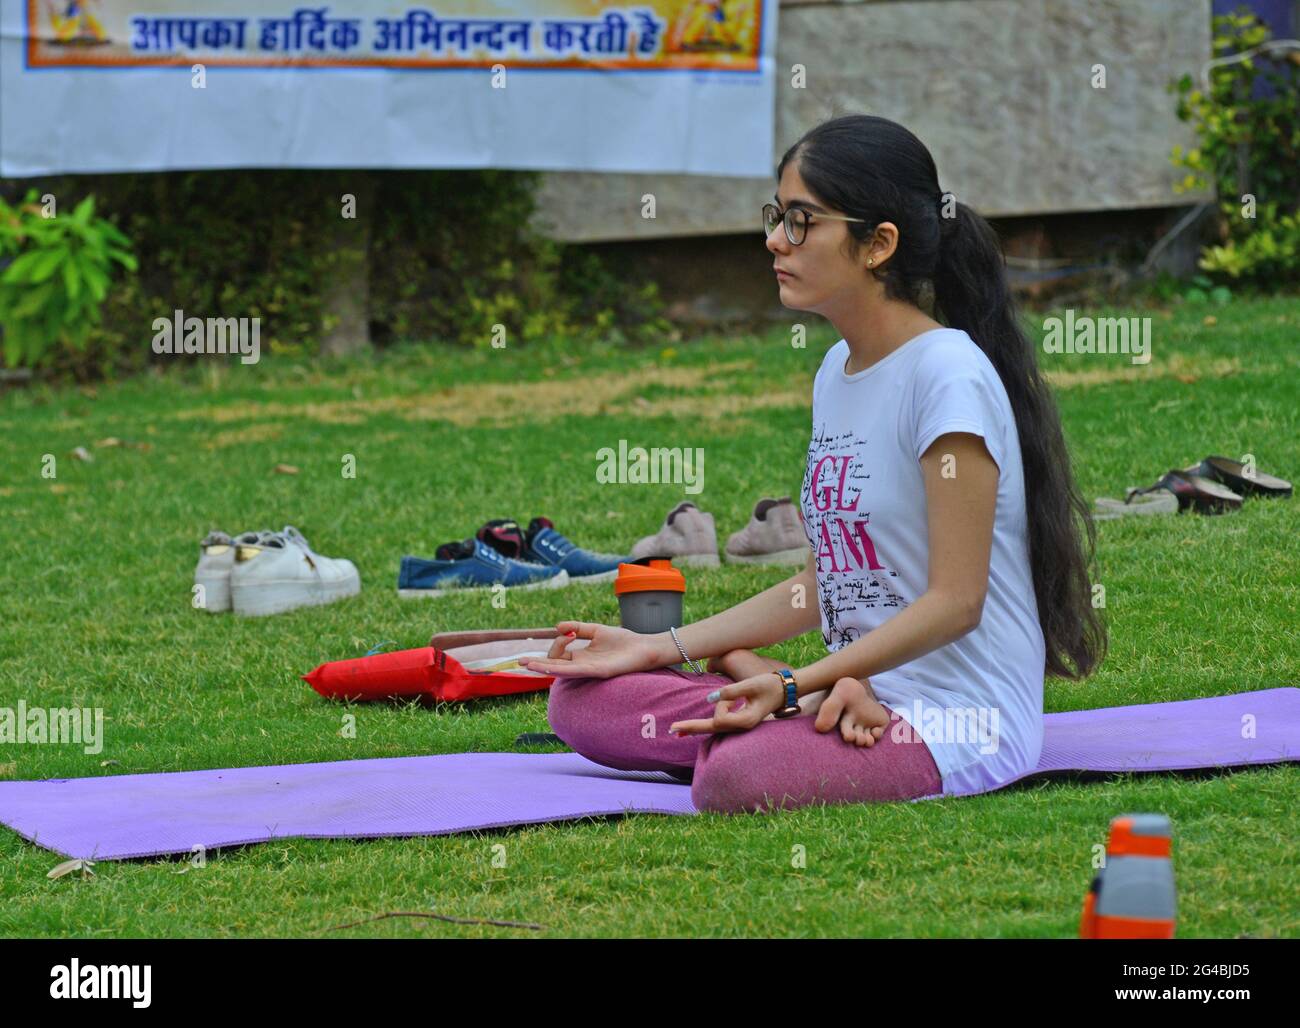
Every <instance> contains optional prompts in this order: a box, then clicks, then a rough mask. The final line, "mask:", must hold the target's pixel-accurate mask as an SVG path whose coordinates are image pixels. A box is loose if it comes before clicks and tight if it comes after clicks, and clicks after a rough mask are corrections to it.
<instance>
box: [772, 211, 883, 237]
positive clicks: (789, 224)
mask: <svg viewBox="0 0 1300 1028" xmlns="http://www.w3.org/2000/svg"><path fill="white" fill-rule="evenodd" d="M769 212H770V213H769ZM796 212H798V213H799V214H802V215H803V218H802V219H801V220H799V221H796V220H795V219H794V218H793V217H791V216H792V215H793V214H795V213H796ZM778 217H779V218H780V219H781V221H782V222H783V223H784V225H785V237H786V239H788V240H790V245H791V246H800V245H801V244H802V243H803V241H804V240H805V239H807V238H808V219H809V218H830V219H831V220H833V221H860V222H862V223H863V224H866V220H867V219H866V218H850V217H846V216H845V215H843V214H823V213H822V212H820V211H808V210H804V208H802V207H787V208H786V209H785V211H784V212H782V210H781V208H780V207H778V206H777V205H776V204H774V203H765V204H763V235H764V236H770V235H771V234H772V233H773V232H775V231H776V224H777V218H778ZM769 221H771V222H772V227H771V228H768V227H767V223H768V222H769ZM796 225H797V226H798V227H799V238H798V239H795V226H796Z"/></svg>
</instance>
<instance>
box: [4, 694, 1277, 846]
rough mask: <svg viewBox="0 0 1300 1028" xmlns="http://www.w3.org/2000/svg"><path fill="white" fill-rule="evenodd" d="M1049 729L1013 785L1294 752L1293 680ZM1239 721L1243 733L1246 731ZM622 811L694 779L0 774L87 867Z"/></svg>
mask: <svg viewBox="0 0 1300 1028" xmlns="http://www.w3.org/2000/svg"><path fill="white" fill-rule="evenodd" d="M1245 715H1251V717H1252V719H1253V720H1252V721H1250V722H1246V721H1244V718H1245ZM1044 724H1045V738H1044V745H1043V752H1042V759H1041V760H1040V762H1039V765H1038V768H1037V769H1035V770H1034V771H1032V772H1030V773H1029V774H1027V775H1023V776H1021V779H1016V781H1020V780H1022V779H1025V778H1032V777H1035V776H1038V775H1051V774H1054V773H1058V772H1063V771H1098V772H1105V771H1171V770H1182V769H1188V768H1213V767H1235V766H1239V765H1244V764H1269V763H1275V762H1278V761H1285V760H1300V689H1269V690H1265V691H1261V692H1248V693H1237V694H1235V695H1232V696H1219V697H1215V698H1213V699H1201V700H1181V701H1177V702H1174V703H1154V704H1147V705H1144V706H1134V707H1109V708H1102V709H1099V710H1084V711H1073V712H1070V713H1066V714H1048V715H1047V716H1046V717H1045V718H1044ZM1246 724H1250V725H1253V729H1254V737H1253V738H1249V737H1243V736H1244V735H1248V734H1249V733H1246V732H1244V728H1243V726H1244V725H1246ZM1007 784H1008V785H1010V784H1011V783H1010V782H1008V783H1007ZM632 812H636V813H655V814H693V813H695V812H696V811H695V807H694V806H693V805H692V803H691V790H690V787H689V786H687V785H683V784H680V783H678V782H677V781H675V780H674V779H673V778H671V777H670V776H669V775H667V774H664V773H662V772H658V771H616V770H613V769H612V768H607V767H603V766H601V765H599V764H594V763H592V762H591V761H589V760H587V759H586V758H585V757H582V756H579V755H578V754H576V753H550V754H540V753H533V754H525V753H452V754H444V755H440V756H431V757H384V758H380V759H374V760H344V761H335V762H330V763H322V764H285V765H281V766H279V767H242V768H231V769H228V770H215V771H180V772H169V773H165V774H144V775H107V776H104V777H100V778H53V779H49V780H46V781H35V782H0V822H3V823H4V824H6V825H8V826H9V827H10V828H12V829H14V831H16V832H18V833H19V834H20V835H22V836H23V837H24V838H26V839H29V840H30V841H32V842H35V843H37V844H39V845H41V846H44V847H46V848H47V849H52V850H56V851H58V852H59V853H65V854H67V855H68V856H72V857H88V858H91V859H97V860H119V859H124V858H127V857H151V856H160V855H163V854H172V853H184V854H187V853H190V852H191V851H192V850H193V848H194V847H195V846H198V845H201V846H203V847H205V848H206V849H209V850H210V849H216V848H217V847H220V846H234V845H238V844H241V843H252V842H266V841H268V840H270V839H282V838H287V837H291V836H301V837H305V838H317V839H320V838H326V839H355V838H373V837H377V836H403V835H446V834H448V833H451V832H463V831H469V830H471V829H479V828H497V827H501V826H505V825H520V824H533V823H537V822H542V821H565V820H572V819H575V818H581V817H588V816H598V815H604V814H622V813H632Z"/></svg>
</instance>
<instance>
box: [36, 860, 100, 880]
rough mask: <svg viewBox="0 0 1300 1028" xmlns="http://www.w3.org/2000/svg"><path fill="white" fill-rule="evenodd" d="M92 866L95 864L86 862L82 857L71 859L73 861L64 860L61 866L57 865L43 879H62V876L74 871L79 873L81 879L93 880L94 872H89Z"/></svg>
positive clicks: (91, 861)
mask: <svg viewBox="0 0 1300 1028" xmlns="http://www.w3.org/2000/svg"><path fill="white" fill-rule="evenodd" d="M94 866H95V862H94V861H93V860H86V859H84V858H82V857H73V859H71V860H65V861H64V862H63V863H62V864H59V865H58V866H57V867H56V868H55V869H54V870H53V871H51V872H50V873H49V874H47V875H46V876H45V877H46V878H62V877H63V876H64V875H70V874H72V873H73V872H74V871H80V872H81V877H82V878H94V877H95V872H94V871H92V870H91V868H92V867H94Z"/></svg>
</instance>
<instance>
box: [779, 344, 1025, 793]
mask: <svg viewBox="0 0 1300 1028" xmlns="http://www.w3.org/2000/svg"><path fill="white" fill-rule="evenodd" d="M848 357H849V346H848V343H846V342H845V341H844V340H843V339H841V340H840V341H839V342H838V343H836V344H835V345H834V346H832V347H831V348H830V350H829V351H828V352H827V354H826V357H825V358H824V359H823V361H822V366H821V368H820V369H819V370H818V372H817V378H816V380H815V382H814V383H813V406H812V414H813V431H812V440H811V442H810V443H809V446H808V465H807V468H806V470H805V473H804V481H803V491H802V495H801V503H802V506H803V515H804V529H805V531H806V532H807V534H808V542H809V544H810V545H811V546H812V548H813V551H814V552H815V553H816V554H817V592H818V601H819V603H820V606H821V616H822V636H823V638H824V639H825V641H826V645H827V646H828V647H829V648H830V649H831V650H832V651H835V650H838V649H840V647H842V646H846V645H848V644H849V643H851V642H853V641H854V640H856V639H860V638H861V637H862V636H863V635H865V634H866V633H867V632H869V631H871V629H873V628H875V627H877V626H878V625H880V624H883V623H884V622H885V621H887V620H889V618H891V617H893V616H894V615H895V614H897V613H898V612H899V611H901V610H902V609H903V608H904V607H906V606H907V605H908V604H910V603H912V602H913V601H915V600H916V599H917V598H918V597H919V596H920V595H921V594H922V593H924V592H925V590H926V587H927V584H928V574H929V534H928V521H927V517H926V509H927V508H926V497H925V482H924V479H923V477H922V473H921V464H920V457H921V455H922V454H923V453H924V452H925V451H926V449H928V448H929V446H930V444H931V443H933V442H934V441H935V439H937V438H938V437H939V436H941V435H943V434H944V433H946V432H970V433H973V434H975V435H978V436H981V437H982V438H983V440H984V445H985V446H986V447H987V448H988V451H989V454H990V455H991V456H992V458H993V460H994V461H995V462H996V463H997V465H998V470H999V473H998V492H997V509H996V513H995V515H994V522H993V545H992V551H991V553H990V556H989V584H988V592H987V594H986V598H985V601H984V611H983V616H982V618H981V620H980V624H979V626H978V627H977V628H975V629H974V630H973V631H971V632H969V633H967V634H966V635H964V636H962V637H961V638H960V639H957V640H955V641H953V642H950V643H947V644H946V645H944V646H940V647H938V648H937V649H934V650H931V651H930V652H929V653H927V654H924V655H923V656H921V657H918V658H916V659H915V660H912V661H909V662H908V663H906V664H902V665H900V666H899V667H897V668H894V669H892V670H890V671H884V672H881V673H880V674H876V675H872V676H871V677H870V681H871V687H872V689H873V691H874V692H875V694H876V696H877V698H878V699H879V700H880V702H881V703H882V704H883V705H884V706H886V707H887V708H889V709H890V710H891V711H893V712H895V713H897V714H899V715H901V717H902V718H903V721H901V722H900V721H898V720H894V721H892V722H891V724H890V727H889V728H887V729H886V731H887V732H896V733H899V734H898V735H897V736H896V738H900V739H906V738H909V737H910V738H917V737H919V738H920V739H922V740H924V741H925V742H926V744H927V745H928V746H929V748H930V752H931V753H932V754H933V756H934V761H935V763H936V764H937V765H938V767H939V772H940V774H941V775H942V776H943V794H944V795H945V796H952V795H969V794H971V793H976V792H985V791H988V790H989V789H991V788H994V787H996V786H998V785H1001V784H1003V783H1004V782H1006V781H1008V780H1009V779H1012V778H1015V777H1016V776H1017V775H1020V774H1022V773H1024V772H1026V771H1029V770H1031V769H1033V768H1034V767H1035V766H1036V765H1037V763H1038V757H1039V752H1040V751H1041V749H1042V744H1043V677H1044V656H1045V647H1044V643H1043V632H1042V627H1041V625H1040V624H1039V620H1038V604H1037V601H1036V600H1035V597H1034V585H1033V576H1032V573H1031V571H1030V567H1029V539H1028V532H1027V521H1026V514H1025V482H1024V471H1023V468H1022V467H1021V462H1020V439H1019V435H1018V434H1017V432H1016V423H1015V418H1014V415H1013V414H1012V411H1011V403H1010V401H1009V400H1008V399H1007V394H1006V390H1005V389H1004V388H1003V386H1002V382H1001V380H1000V379H999V378H998V373H997V371H996V370H994V368H993V365H992V364H991V363H990V362H989V359H988V358H987V357H986V356H985V355H984V353H983V352H982V351H981V350H980V348H979V347H978V346H977V345H975V342H974V341H973V340H972V339H971V338H970V336H968V335H967V334H966V333H965V332H963V331H960V330H958V329H950V328H937V329H932V330H930V331H928V332H923V333H922V334H921V335H919V336H916V337H914V338H913V339H910V340H908V341H907V342H906V343H904V344H903V345H902V346H900V347H899V348H898V349H896V350H894V351H893V352H892V353H890V354H889V355H888V356H886V357H885V358H884V359H882V360H880V361H878V362H877V363H875V364H873V365H872V366H871V367H869V368H866V369H865V370H863V371H859V372H857V373H856V374H853V375H849V374H846V373H845V370H844V364H845V361H847V360H848ZM953 470H954V472H955V473H960V469H958V468H955V466H954V467H953Z"/></svg>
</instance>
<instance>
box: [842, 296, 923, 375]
mask: <svg viewBox="0 0 1300 1028" xmlns="http://www.w3.org/2000/svg"><path fill="white" fill-rule="evenodd" d="M935 328H943V326H942V325H940V324H939V322H937V321H935V320H934V318H932V317H930V316H929V315H928V314H926V313H925V311H923V310H921V309H920V308H919V307H914V306H913V305H912V304H910V303H902V302H899V301H896V300H886V301H884V302H883V303H876V304H871V305H870V306H868V307H865V308H863V309H862V310H859V311H855V312H854V314H853V316H852V317H851V318H849V319H846V322H845V323H844V324H836V326H835V329H836V331H837V332H839V333H840V334H841V335H842V336H844V341H845V342H847V343H848V344H849V360H848V364H847V365H846V367H845V370H846V371H847V372H848V373H849V374H850V375H852V374H856V373H857V372H859V371H864V370H866V369H867V368H869V367H871V365H873V364H875V363H876V362H877V361H880V360H883V359H884V358H886V357H888V356H889V355H890V354H891V353H893V352H894V351H895V350H897V349H898V348H899V347H900V346H902V345H903V344H904V343H906V342H908V341H909V340H912V339H915V338H916V337H917V336H919V335H920V334H921V333H922V332H928V331H930V330H931V329H935Z"/></svg>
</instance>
